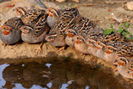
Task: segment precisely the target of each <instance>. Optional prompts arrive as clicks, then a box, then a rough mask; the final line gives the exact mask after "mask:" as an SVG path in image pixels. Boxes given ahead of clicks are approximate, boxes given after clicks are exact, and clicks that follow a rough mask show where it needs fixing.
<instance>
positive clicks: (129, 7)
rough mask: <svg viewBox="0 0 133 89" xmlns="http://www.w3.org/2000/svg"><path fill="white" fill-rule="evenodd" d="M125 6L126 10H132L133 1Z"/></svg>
mask: <svg viewBox="0 0 133 89" xmlns="http://www.w3.org/2000/svg"><path fill="white" fill-rule="evenodd" d="M126 6H127V9H129V10H133V1H131V2H127V4H126Z"/></svg>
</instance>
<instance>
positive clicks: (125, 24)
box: [120, 22, 130, 28]
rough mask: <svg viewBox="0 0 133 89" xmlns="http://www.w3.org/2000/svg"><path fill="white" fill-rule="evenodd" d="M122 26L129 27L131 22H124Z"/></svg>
mask: <svg viewBox="0 0 133 89" xmlns="http://www.w3.org/2000/svg"><path fill="white" fill-rule="evenodd" d="M120 26H121V27H125V28H129V26H130V23H128V22H125V23H122V24H121V25H120Z"/></svg>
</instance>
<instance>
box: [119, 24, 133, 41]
mask: <svg viewBox="0 0 133 89" xmlns="http://www.w3.org/2000/svg"><path fill="white" fill-rule="evenodd" d="M129 26H130V24H129V23H128V22H125V23H122V24H121V25H120V27H119V29H118V31H117V32H118V33H119V34H121V35H122V36H123V37H125V38H126V39H128V40H133V35H132V34H131V33H130V32H129V31H128V30H127V29H128V28H129Z"/></svg>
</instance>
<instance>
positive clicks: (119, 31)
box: [117, 28, 125, 34]
mask: <svg viewBox="0 0 133 89" xmlns="http://www.w3.org/2000/svg"><path fill="white" fill-rule="evenodd" d="M124 30H125V29H123V28H119V30H118V31H117V32H118V33H120V34H121V33H122V32H123V31H124Z"/></svg>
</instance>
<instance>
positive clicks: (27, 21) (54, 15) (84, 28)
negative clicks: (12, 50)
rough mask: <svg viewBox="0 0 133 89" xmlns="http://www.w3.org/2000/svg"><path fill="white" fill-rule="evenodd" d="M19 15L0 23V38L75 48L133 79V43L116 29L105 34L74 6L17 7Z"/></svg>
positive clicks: (5, 40) (11, 42)
mask: <svg viewBox="0 0 133 89" xmlns="http://www.w3.org/2000/svg"><path fill="white" fill-rule="evenodd" d="M15 10H16V13H17V14H18V16H19V17H13V18H10V19H8V20H7V21H6V22H5V23H4V24H3V25H2V26H1V27H0V39H1V41H2V42H3V43H5V44H8V45H10V44H15V43H17V42H18V41H19V40H20V39H21V40H22V41H24V42H26V43H39V42H42V41H44V40H45V41H46V42H48V43H49V44H50V45H52V46H54V47H62V48H63V47H65V46H66V45H68V46H71V47H73V48H75V50H77V51H79V52H81V53H82V54H92V55H94V56H97V57H99V58H101V59H103V60H105V61H106V62H109V63H112V64H113V65H115V66H116V68H117V71H118V72H119V73H120V74H121V75H122V76H124V77H126V78H130V79H133V59H132V56H133V46H132V44H131V43H130V42H127V41H126V40H125V39H124V38H123V37H122V36H121V34H119V33H116V32H114V33H113V34H109V35H104V34H103V32H104V31H103V30H102V29H100V28H98V27H97V26H95V24H94V22H93V21H91V20H90V19H88V18H85V17H83V16H81V15H80V13H79V11H78V9H77V8H66V9H53V8H47V9H46V10H44V9H36V8H32V9H28V10H26V9H24V8H22V7H17V8H16V9H15Z"/></svg>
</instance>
